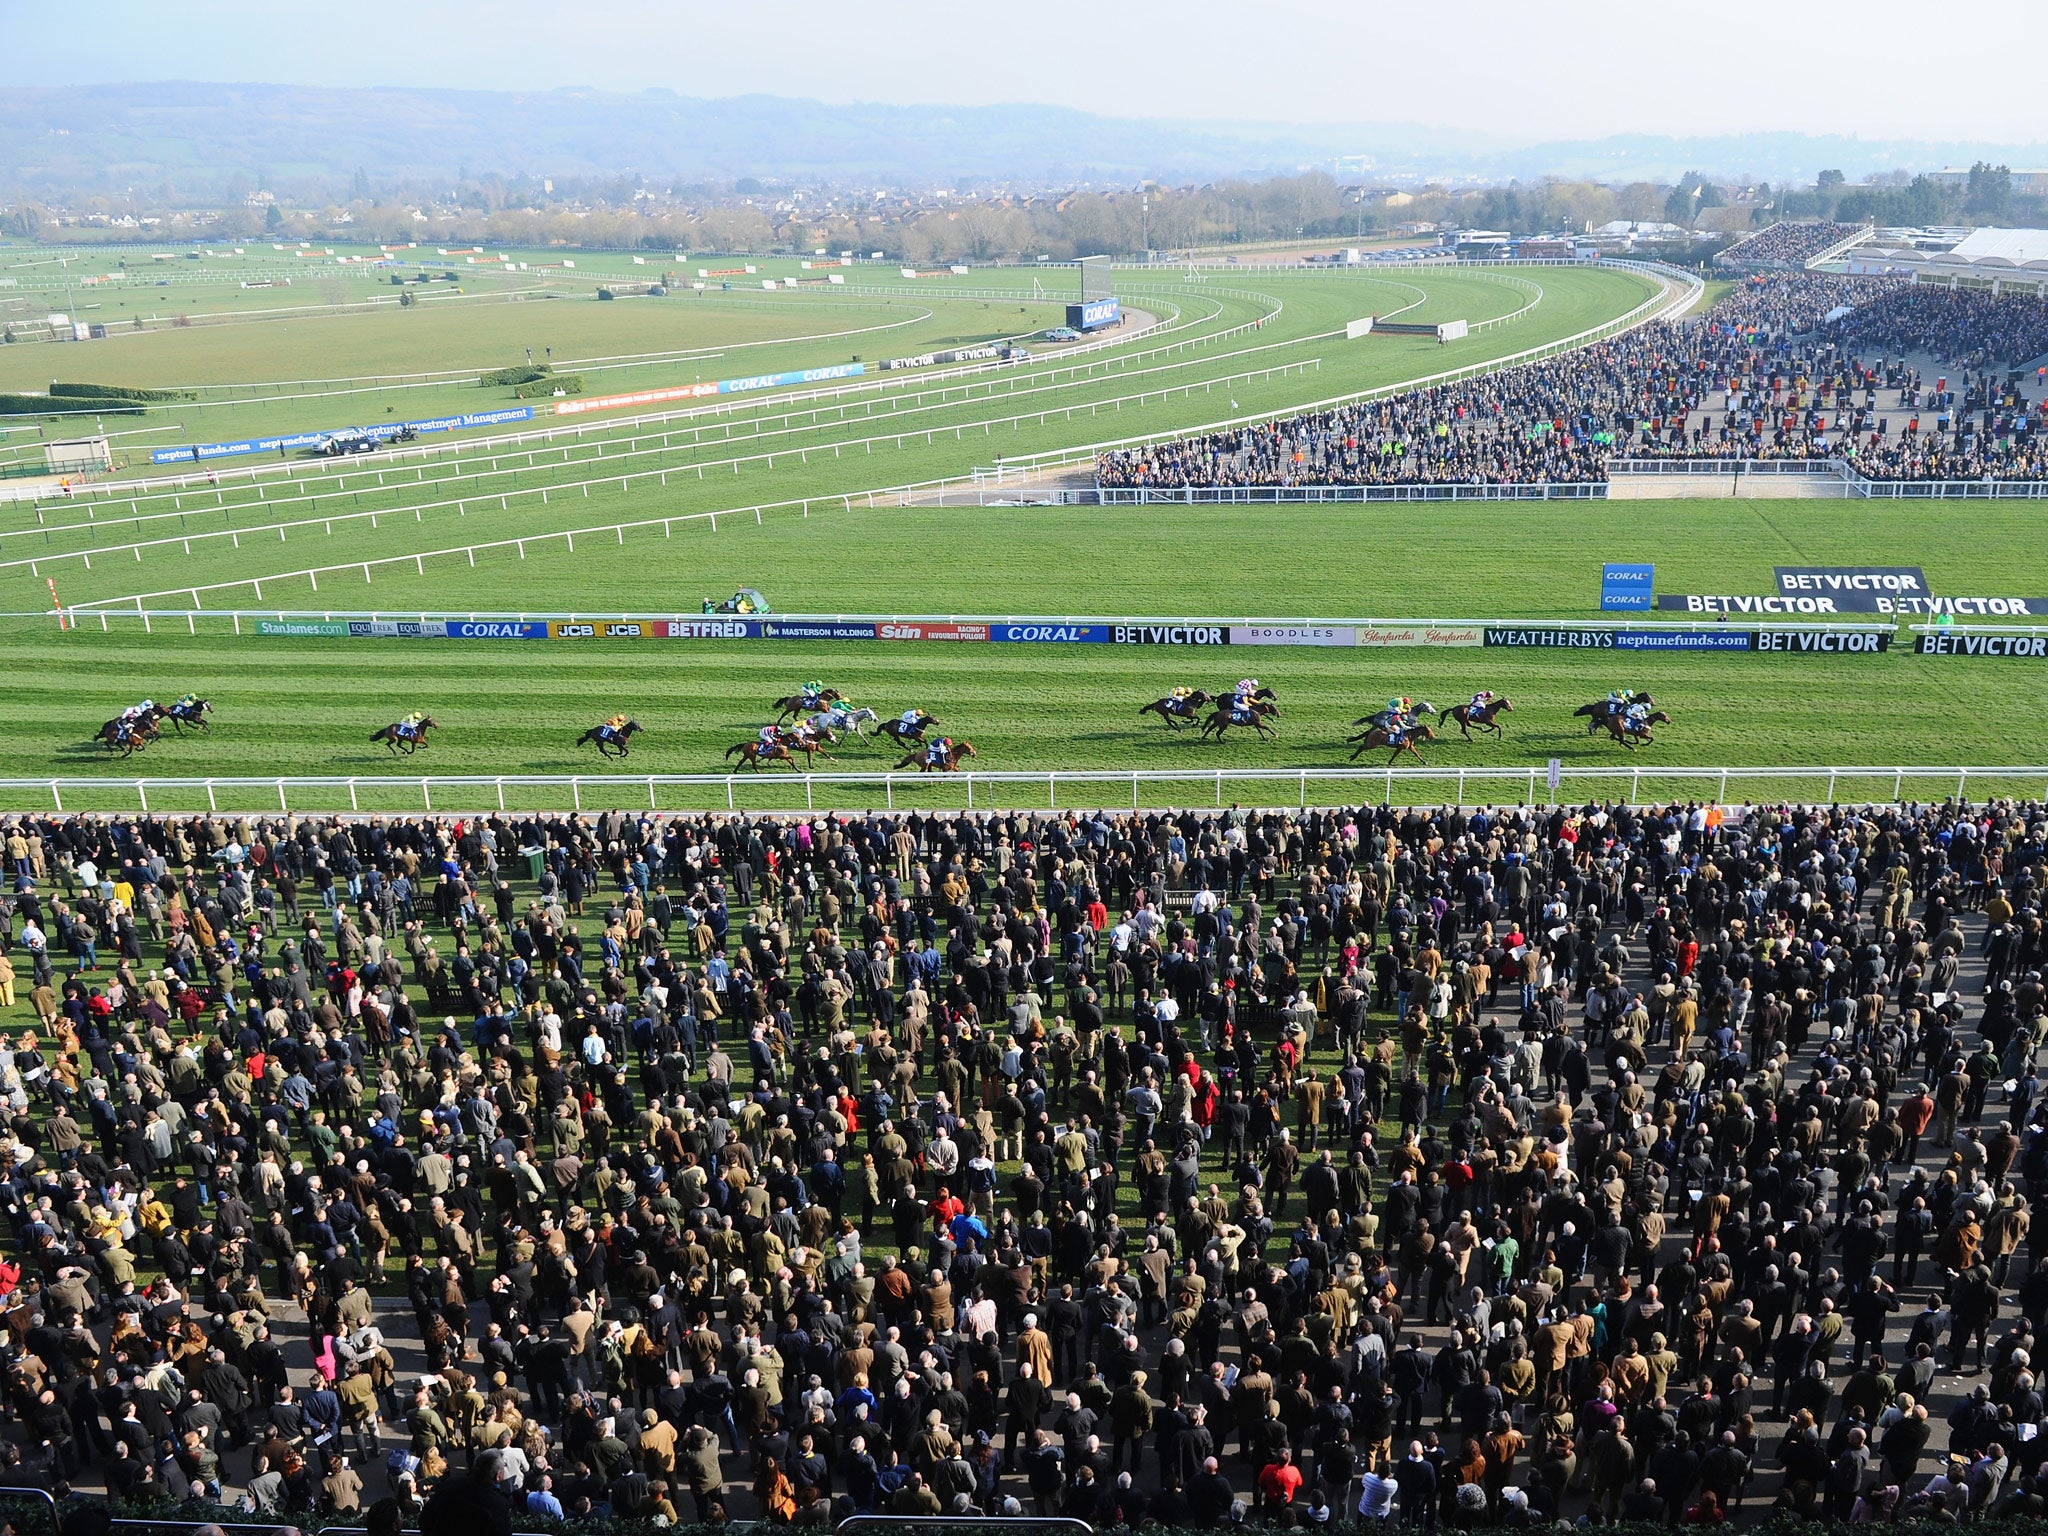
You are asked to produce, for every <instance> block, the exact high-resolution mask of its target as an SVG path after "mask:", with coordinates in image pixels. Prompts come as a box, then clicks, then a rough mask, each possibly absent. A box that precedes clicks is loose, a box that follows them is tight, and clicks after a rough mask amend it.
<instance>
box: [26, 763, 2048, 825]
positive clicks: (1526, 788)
mask: <svg viewBox="0 0 2048 1536" xmlns="http://www.w3.org/2000/svg"><path fill="white" fill-rule="evenodd" d="M1312 785H1313V786H1317V787H1319V788H1323V789H1325V790H1326V791H1327V790H1328V787H1329V786H1336V785H1342V786H1346V787H1347V790H1348V791H1350V792H1346V793H1327V792H1326V793H1324V794H1322V795H1319V796H1317V797H1316V798H1315V800H1314V803H1316V804H1319V805H1332V804H1335V805H1364V804H1380V805H1472V804H1522V805H1552V804H1560V803H1583V802H1586V801H1603V802H1611V801H1614V800H1617V799H1621V800H1625V801H1627V802H1628V803H1630V804H1641V803H1643V790H1644V786H1645V785H1648V786H1650V788H1651V789H1652V790H1653V791H1655V794H1654V796H1653V798H1655V799H1657V800H1660V801H1669V800H1674V799H1676V800H1702V801H1711V802H1717V803H1726V802H1727V801H1728V796H1729V793H1730V791H1731V790H1733V791H1734V792H1735V793H1736V795H1737V797H1738V800H1739V801H1742V802H1748V803H1754V802H1757V801H1765V802H1769V803H1772V804H1776V803H1780V802H1787V803H1807V804H1836V803H1842V802H1838V800H1837V795H1838V792H1840V791H1843V790H1848V791H1850V793H1849V794H1848V795H1847V796H1846V801H1847V803H1854V804H1862V805H1895V804H1900V803H1903V802H1904V801H1905V800H1906V799H1907V798H1908V797H1907V794H1906V791H1907V788H1908V787H1909V786H1911V787H1913V788H1914V789H1915V790H1917V791H1920V793H1918V794H1916V795H1915V796H1914V797H1913V798H1915V799H1942V798H1947V797H1949V796H1954V797H1956V798H1958V799H1960V798H1962V797H1963V796H1964V795H1966V794H1967V793H1969V792H1970V791H1971V790H1972V788H1974V789H1975V790H1976V791H1977V793H1978V794H1979V795H1980V796H1984V797H1990V796H1994V795H2005V796H2017V797H2022V798H2031V797H2034V796H2035V795H2037V794H2038V795H2040V796H2041V797H2043V798H2048V767H2040V768H1969V767H1952V768H1951V767H1911V768H1906V767H1876V766H1871V767H1826V766H1817V767H1787V768H1688V767H1674V768H1667V767H1663V766H1662V765H1659V764H1653V763H1644V762H1640V761H1638V762H1631V763H1625V764H1618V765H1615V766H1611V767H1561V768H1560V769H1559V772H1558V776H1557V786H1556V789H1555V790H1554V791H1553V790H1552V788H1551V785H1550V782H1549V776H1548V773H1547V770H1546V769H1545V768H1543V767H1530V768H1457V767H1448V766H1446V767H1434V766H1431V767H1422V768H1409V767H1400V768H1384V767H1383V768H1372V767H1351V768H1210V769H1202V768H1188V769H1098V768H1086V769H1084V768H1076V769H1072V770H1066V769H1053V770H1040V771H1033V772H980V771H975V772H967V773H956V774H948V775H945V776H943V777H934V776H929V775H924V774H917V773H890V772H882V771H875V772H868V773H858V772H855V773H792V772H788V771H778V770H774V769H770V770H768V771H766V772H763V773H695V774H689V773H685V774H675V773H649V774H607V773H595V774H509V773H508V774H409V775H398V774H389V775H383V774H380V775H371V774H364V775H361V776H357V777H330V778H301V777H291V776H286V777H275V778H136V779H124V778H112V777H108V778H53V779H0V811H5V812H14V813H20V812H43V811H46V810H49V811H56V812H60V813H69V812H78V811H105V810H118V811H122V812H130V811H141V812H159V813H164V814H176V813H179V812H184V811H194V810H197V809H198V807H199V803H200V801H201V800H203V801H204V802H205V808H206V809H207V810H208V811H215V812H220V811H227V812H244V811H246V812H252V813H262V812H269V811H294V810H296V811H334V812H341V811H350V812H371V813H378V814H385V815H410V814H416V813H418V812H436V811H438V812H449V813H454V812H481V811H490V810H529V811H537V810H625V809H629V808H638V807H639V806H640V805H641V804H642V802H643V801H644V802H645V804H646V806H647V807H648V809H650V810H668V811H684V810H692V811H702V810H713V809H725V810H734V811H740V810H746V811H761V812H770V813H775V812H781V813H788V812H791V811H795V810H797V809H798V807H797V806H796V805H795V804H794V803H793V802H794V793H793V792H794V791H796V790H799V789H800V790H801V791H802V792H803V806H802V809H805V810H815V809H819V808H821V807H820V806H819V799H820V793H821V792H823V796H824V798H825V800H826V801H827V805H826V806H825V807H824V808H827V809H832V810H862V809H870V808H889V809H894V808H895V807H896V805H897V803H898V797H899V796H900V797H902V803H903V804H904V805H906V806H916V805H920V804H925V805H930V806H931V808H933V809H956V808H958V805H957V802H958V800H959V799H960V798H961V797H962V796H963V795H964V798H965V803H966V808H968V809H971V810H1012V809H1023V808H1025V807H1026V805H1027V803H1028V804H1029V805H1030V806H1037V805H1040V804H1043V805H1045V806H1047V807H1049V808H1059V807H1061V806H1062V805H1063V804H1064V805H1065V806H1066V807H1067V808H1069V809H1097V808H1100V809H1107V808H1109V807H1110V806H1111V804H1112V803H1115V804H1118V805H1121V804H1122V803H1123V801H1124V797H1125V795H1126V794H1128V796H1129V808H1130V809H1133V810H1146V809H1150V810H1165V809H1172V808H1179V807H1184V806H1189V805H1193V804H1196V803H1198V802H1199V800H1200V799H1202V798H1209V799H1211V800H1212V801H1213V803H1214V804H1216V805H1219V806H1220V805H1223V804H1225V803H1226V791H1228V792H1229V800H1230V802H1231V803H1237V802H1240V801H1242V802H1243V803H1247V804H1251V805H1256V806H1262V807H1279V806H1284V805H1288V804H1293V805H1296V806H1307V805H1309V804H1310V803H1311V796H1310V786H1312ZM1240 786H1243V790H1242V791H1241V790H1240ZM1773 786H1775V787H1776V788H1777V790H1778V793H1775V794H1772V793H1770V792H1769V791H1770V790H1771V789H1772V787H1773ZM1823 786H1824V788H1823ZM1489 787H1491V788H1489ZM1261 789H1262V790H1263V792H1262V793H1256V792H1253V791H1256V790H1261ZM1473 789H1477V790H1480V791H1481V792H1482V793H1481V795H1480V797H1479V798H1478V799H1477V800H1475V799H1473V798H1470V797H1468V794H1467V791H1468V790H1473ZM1858 789H1860V790H1861V791H1862V792H1861V793H1855V791H1856V790H1858ZM508 790H512V791H515V792H520V791H524V792H526V793H515V795H514V797H513V799H512V800H508V799H507V798H506V791H508ZM664 790H667V791H669V792H670V793H669V794H668V795H667V796H666V797H664V796H663V794H662V791H664ZM784 790H787V791H789V792H790V793H788V794H784V793H783V791H784ZM992 790H993V791H994V793H993V794H991V793H990V792H991V791H992ZM1062 790H1065V791H1067V799H1066V800H1065V801H1064V802H1063V801H1062V800H1061V795H1060V792H1061V791H1062ZM1276 790H1278V791H1279V793H1278V794H1277V795H1276V794H1275V793H1274V791H1276ZM768 791H774V792H775V793H774V794H773V795H772V796H771V795H769V794H768V793H767V792H768ZM1112 791H1113V792H1114V797H1115V798H1114V802H1112V798H1111V792H1112ZM1027 792H1028V794H1029V800H1028V802H1027V800H1026V798H1025V797H1026V794H1027ZM66 796H69V797H70V802H71V803H70V804H68V805H67V804H66V799H65V797H66ZM365 796H368V797H370V803H369V804H367V805H366V804H365V803H364V797H365ZM152 797H154V802H153V803H152ZM1041 797H1042V798H1041ZM116 801H117V802H119V803H118V804H112V803H109V802H116ZM82 802H90V803H82ZM933 802H937V803H936V804H934V803H933Z"/></svg>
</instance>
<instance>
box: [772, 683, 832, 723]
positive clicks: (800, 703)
mask: <svg viewBox="0 0 2048 1536" xmlns="http://www.w3.org/2000/svg"><path fill="white" fill-rule="evenodd" d="M845 697H846V695H845V694H843V693H841V692H840V691H839V690H838V689H837V688H827V689H826V690H825V691H824V692H822V693H812V694H803V693H791V694H785V695H784V696H783V697H782V698H779V699H777V700H776V701H775V704H774V706H773V707H774V710H775V723H776V724H777V725H780V724H782V722H783V721H785V720H787V719H788V718H789V717H790V716H791V715H801V714H804V713H805V712H807V711H809V710H813V709H816V708H817V707H818V706H819V705H820V704H837V703H838V702H839V701H840V700H841V699H843V698H845Z"/></svg>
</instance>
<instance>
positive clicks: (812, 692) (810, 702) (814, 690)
mask: <svg viewBox="0 0 2048 1536" xmlns="http://www.w3.org/2000/svg"><path fill="white" fill-rule="evenodd" d="M824 692H825V685H824V684H823V683H821V682H818V681H817V680H816V679H813V680H812V681H810V682H808V683H805V684H804V686H803V689H802V693H803V699H804V708H805V709H816V708H817V707H818V703H819V699H820V696H821V695H823V693H824Z"/></svg>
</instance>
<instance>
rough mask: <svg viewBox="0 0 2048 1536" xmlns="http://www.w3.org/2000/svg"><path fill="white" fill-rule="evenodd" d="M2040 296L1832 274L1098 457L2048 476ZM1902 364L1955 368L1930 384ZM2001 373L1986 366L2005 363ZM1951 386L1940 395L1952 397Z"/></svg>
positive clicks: (1457, 480) (1136, 473) (1304, 469)
mask: <svg viewBox="0 0 2048 1536" xmlns="http://www.w3.org/2000/svg"><path fill="white" fill-rule="evenodd" d="M2043 354H2048V304H2044V302H2043V301H2042V300H2040V299H2038V298H2035V297H2031V296H2021V295H2016V294H2001V295H1993V294H1991V293H1990V292H1989V291H1988V290H1959V291H1955V292H1951V291H1949V290H1946V289H1935V288H1932V287H1923V286H1914V285H1911V284H1902V283H1900V282H1899V281H1897V280H1896V279H1891V278H1879V277H1852V276H1841V275H1836V274H1830V273H1818V272H1816V273H1807V272H1801V273H1797V274H1785V273H1774V274H1767V275H1759V276H1755V277H1752V278H1750V279H1748V280H1747V281H1745V282H1744V283H1743V284H1742V285H1741V286H1740V287H1738V288H1737V289H1736V290H1735V291H1734V292H1732V293H1730V294H1729V295H1728V296H1727V297H1726V298H1724V299H1723V300H1722V301H1721V302H1720V303H1719V304H1717V305H1715V306H1714V307H1713V308H1712V309H1711V310H1709V311H1708V312H1707V313H1706V315H1705V316H1703V317H1701V318H1700V319H1698V320H1694V321H1660V322H1656V323H1653V324H1650V325H1646V326H1642V327H1640V328H1638V329H1635V330H1632V331H1629V332H1627V333H1626V334H1624V335H1621V336H1618V337H1616V338H1614V339H1612V340H1609V341H1603V342H1599V343H1596V344H1594V345H1592V346H1589V347H1585V348H1581V349H1578V350H1576V351H1572V352H1569V353H1566V354H1564V355H1562V356H1559V357H1554V358H1549V359H1545V360H1543V361H1541V362H1536V363H1529V364H1524V365H1522V366H1519V367H1515V368H1509V369H1504V370H1501V371H1499V372H1495V373H1489V374H1485V375H1482V376H1480V377H1477V378H1473V379H1468V380H1462V381H1459V382H1456V383H1451V384H1442V385H1436V386H1432V387H1430V388H1427V389H1421V390H1412V391H1408V392H1405V393H1403V394H1399V395H1395V396H1393V397H1390V398H1387V399H1381V400H1372V401H1364V402H1360V403H1358V404H1355V405H1348V406H1343V407H1339V408H1337V409H1335V410H1330V411H1324V412H1319V413H1317V414H1314V415H1310V416H1302V417H1296V418H1292V419H1289V420H1282V421H1275V422H1270V423H1266V424H1262V425H1257V426H1249V427H1242V428H1234V429H1231V430H1228V431H1224V432H1217V433H1211V434H1209V435H1207V436H1204V437H1199V438H1191V439H1185V440H1182V441H1179V442H1169V443H1161V444H1156V445H1152V446H1148V447H1144V448H1136V449H1124V450H1118V451H1115V452H1111V453H1106V454H1103V455H1100V456H1099V457H1098V459H1097V462H1096V479H1097V484H1098V485H1100V486H1104V487H1111V488H1130V487H1156V488H1166V489H1178V488H1182V487H1190V486H1199V487H1209V486H1215V487H1254V486H1256V487H1288V486H1333V485H1369V486H1370V485H1532V484H1538V483H1543V482H1550V483H1556V484H1585V483H1591V482H1599V481H1602V480H1605V479H1606V478H1607V462H1608V460H1609V459H1610V458H1627V459H1659V458H1715V459H1774V460H1797V459H1833V460H1846V461H1848V462H1850V463H1851V465H1852V466H1853V468H1854V469H1855V471H1856V472H1857V473H1859V474H1861V475H1863V476H1865V477H1867V478H1869V479H1874V480H1910V481H1940V480H1982V479H1986V478H1990V479H1998V480H2040V479H2048V449H2044V446H2043V437H2042V428H2043V423H2042V418H2041V417H2040V415H2039V406H2040V403H2041V402H2040V400H2039V399H2038V398H2037V399H2036V400H2034V401H2032V402H2030V401H2029V400H2028V398H2027V396H2026V394H2025V393H2024V390H2023V389H2022V388H2021V384H2022V383H2025V384H2028V385H2032V386H2033V387H2034V388H2035V389H2036V391H2037V395H2038V392H2039V386H2040V379H2039V378H2038V377H2037V376H2035V375H2031V374H2030V375H2026V376H2025V378H2024V379H2023V380H2022V379H2019V378H2015V377H2013V372H2014V370H2017V369H2018V368H2019V365H2020V364H2022V363H2028V362H2032V361H2033V360H2035V359H2037V358H2039V357H2041V356H2042V355H2043ZM1912 357H1931V358H1933V359H1935V360H1936V361H1937V362H1942V363H1946V362H1950V361H1953V363H1954V364H1955V365H1956V366H1957V368H1958V369H1959V370H1960V371H1959V373H1958V375H1957V377H1956V378H1955V379H1954V380H1953V381H1950V380H1949V379H1947V378H1946V377H1945V376H1944V377H1938V378H1936V379H1934V380H1931V381H1930V380H1929V379H1928V378H1926V376H1925V370H1924V369H1923V368H1922V367H1921V366H1919V365H1916V364H1915V363H1914V362H1913V361H1912V360H1911V359H1912ZM2001 367H2003V368H2004V369H2005V370H2006V375H2005V376H2003V377H2001V376H2000V375H1999V372H1998V370H1999V368H2001ZM1951 382H1952V383H1953V384H1954V386H1955V387H1954V388H1950V387H1948V386H1949V385H1950V384H1951Z"/></svg>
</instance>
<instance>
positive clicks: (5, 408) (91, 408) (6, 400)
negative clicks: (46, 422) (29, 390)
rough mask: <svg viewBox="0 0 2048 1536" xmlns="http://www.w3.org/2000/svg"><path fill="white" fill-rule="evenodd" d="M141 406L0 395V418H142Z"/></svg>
mask: <svg viewBox="0 0 2048 1536" xmlns="http://www.w3.org/2000/svg"><path fill="white" fill-rule="evenodd" d="M141 414H142V407H141V406H139V405H118V404H112V403H109V402H108V401H105V400H100V399H96V398H92V397H86V398H83V399H80V398H77V397H73V398H71V399H68V400H67V399H65V398H63V397H62V396H59V395H0V416H140V415H141Z"/></svg>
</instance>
